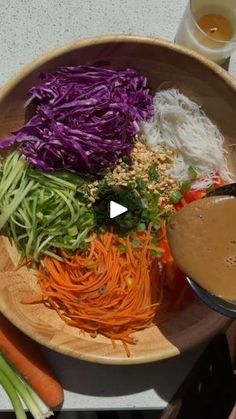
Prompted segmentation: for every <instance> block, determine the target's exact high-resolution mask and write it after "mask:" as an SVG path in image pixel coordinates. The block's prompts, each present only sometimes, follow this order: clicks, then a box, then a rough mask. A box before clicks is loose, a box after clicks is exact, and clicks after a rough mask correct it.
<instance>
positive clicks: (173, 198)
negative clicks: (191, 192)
mask: <svg viewBox="0 0 236 419" xmlns="http://www.w3.org/2000/svg"><path fill="white" fill-rule="evenodd" d="M182 198H183V195H182V194H181V192H180V191H174V192H172V193H171V194H170V202H171V204H178V202H180V201H181V199H182Z"/></svg>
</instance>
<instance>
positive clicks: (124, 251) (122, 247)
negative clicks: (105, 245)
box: [118, 244, 128, 253]
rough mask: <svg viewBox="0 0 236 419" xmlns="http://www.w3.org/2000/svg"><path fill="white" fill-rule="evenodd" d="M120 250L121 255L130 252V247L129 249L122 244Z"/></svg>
mask: <svg viewBox="0 0 236 419" xmlns="http://www.w3.org/2000/svg"><path fill="white" fill-rule="evenodd" d="M118 250H119V251H120V252H121V253H127V252H128V247H127V246H125V245H124V244H120V245H119V246H118Z"/></svg>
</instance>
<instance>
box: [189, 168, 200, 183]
mask: <svg viewBox="0 0 236 419" xmlns="http://www.w3.org/2000/svg"><path fill="white" fill-rule="evenodd" d="M188 174H189V177H190V179H191V180H194V179H196V178H197V177H198V172H197V170H196V169H195V167H193V166H189V168H188Z"/></svg>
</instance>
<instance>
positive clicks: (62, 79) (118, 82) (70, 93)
mask: <svg viewBox="0 0 236 419" xmlns="http://www.w3.org/2000/svg"><path fill="white" fill-rule="evenodd" d="M41 79H42V82H41V83H40V84H39V85H38V86H35V87H33V88H32V89H31V90H30V91H29V94H30V98H29V100H28V101H27V102H26V106H28V105H29V104H34V105H35V106H36V114H35V116H33V118H32V119H31V120H30V121H29V122H28V123H27V124H26V125H25V126H23V127H22V128H21V129H19V130H18V131H16V132H15V133H14V134H13V135H12V136H11V137H10V138H8V139H7V140H5V141H3V142H1V143H0V148H4V147H9V146H10V145H12V144H14V143H15V142H17V143H19V147H20V151H21V152H22V153H23V154H24V155H25V156H26V158H27V160H28V162H29V163H30V164H32V165H33V166H36V167H38V168H39V169H42V170H45V171H51V172H53V171H61V170H65V171H71V172H79V173H81V172H87V173H88V172H89V173H91V174H94V175H98V176H99V175H101V174H102V173H104V171H105V170H106V169H107V168H108V167H110V166H111V165H114V164H115V163H116V162H117V161H118V159H119V158H121V157H122V156H124V155H127V154H129V153H130V152H131V149H132V143H133V137H134V135H135V134H137V133H138V131H139V123H140V122H141V121H146V120H148V119H149V118H150V117H151V116H152V115H153V99H152V96H151V93H150V90H149V88H148V87H147V80H146V78H145V77H143V76H141V75H139V74H138V73H137V71H136V70H133V69H130V68H128V69H126V70H123V71H115V70H111V69H104V68H99V67H89V66H88V67H86V66H77V67H61V68H59V69H58V70H57V71H56V72H55V73H53V74H42V75H41Z"/></svg>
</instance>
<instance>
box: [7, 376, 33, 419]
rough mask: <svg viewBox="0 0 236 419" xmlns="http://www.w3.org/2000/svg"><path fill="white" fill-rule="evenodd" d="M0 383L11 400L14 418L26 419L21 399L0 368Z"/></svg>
mask: <svg viewBox="0 0 236 419" xmlns="http://www.w3.org/2000/svg"><path fill="white" fill-rule="evenodd" d="M0 385H1V386H2V387H3V388H4V390H5V391H6V393H7V395H8V397H9V399H10V400H11V403H12V406H13V409H14V412H15V415H16V419H27V416H26V413H25V411H24V408H23V405H22V402H21V399H20V397H19V395H18V393H17V391H16V389H15V387H14V385H13V384H12V383H11V381H10V380H9V378H8V377H7V376H6V375H5V374H4V373H3V372H2V371H1V370H0Z"/></svg>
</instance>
